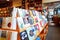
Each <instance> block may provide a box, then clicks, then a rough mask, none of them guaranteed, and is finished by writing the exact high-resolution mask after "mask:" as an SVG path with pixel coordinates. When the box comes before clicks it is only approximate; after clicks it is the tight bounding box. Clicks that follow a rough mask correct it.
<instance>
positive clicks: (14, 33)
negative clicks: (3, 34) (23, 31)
mask: <svg viewBox="0 0 60 40" xmlns="http://www.w3.org/2000/svg"><path fill="white" fill-rule="evenodd" d="M17 34H18V33H17V32H12V34H11V40H17Z"/></svg>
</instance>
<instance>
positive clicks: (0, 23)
mask: <svg viewBox="0 0 60 40" xmlns="http://www.w3.org/2000/svg"><path fill="white" fill-rule="evenodd" d="M2 20H3V18H0V28H2Z"/></svg>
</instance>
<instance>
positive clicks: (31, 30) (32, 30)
mask: <svg viewBox="0 0 60 40" xmlns="http://www.w3.org/2000/svg"><path fill="white" fill-rule="evenodd" d="M26 31H27V34H28V37H29V40H34V38H35V36H37V35H36V29H35V28H34V26H31V27H29V28H27V30H26Z"/></svg>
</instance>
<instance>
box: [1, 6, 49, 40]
mask: <svg viewBox="0 0 60 40" xmlns="http://www.w3.org/2000/svg"><path fill="white" fill-rule="evenodd" d="M10 15H11V17H0V21H1V23H0V40H45V37H46V35H47V32H48V21H47V19H46V18H45V17H44V16H43V15H41V13H40V12H38V11H36V10H25V9H19V8H15V7H14V8H13V10H12V11H11V14H10Z"/></svg>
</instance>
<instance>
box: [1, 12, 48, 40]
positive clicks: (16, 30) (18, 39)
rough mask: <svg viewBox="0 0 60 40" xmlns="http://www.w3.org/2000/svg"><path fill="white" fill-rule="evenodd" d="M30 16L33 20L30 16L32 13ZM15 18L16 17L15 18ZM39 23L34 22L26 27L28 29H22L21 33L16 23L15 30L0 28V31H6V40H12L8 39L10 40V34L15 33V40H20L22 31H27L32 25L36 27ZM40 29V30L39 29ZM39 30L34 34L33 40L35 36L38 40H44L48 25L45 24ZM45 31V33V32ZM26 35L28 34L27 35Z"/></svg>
mask: <svg viewBox="0 0 60 40" xmlns="http://www.w3.org/2000/svg"><path fill="white" fill-rule="evenodd" d="M30 15H31V17H32V18H33V19H34V18H35V17H33V15H32V12H30ZM16 18H17V17H16ZM34 21H35V19H34ZM39 23H40V22H37V23H36V22H34V23H33V24H32V25H28V27H24V28H23V29H22V31H21V29H20V28H19V25H18V23H17V24H16V29H9V28H0V30H6V31H8V38H7V39H8V40H12V39H10V38H11V34H12V33H11V32H17V33H18V34H17V40H21V36H20V33H21V32H23V31H24V30H26V29H28V28H30V27H32V26H33V25H36V24H39ZM41 28H42V29H41ZM41 28H40V32H39V31H38V30H37V31H36V32H37V33H36V36H35V38H34V40H36V38H37V36H39V37H40V39H41V40H45V37H46V35H47V32H48V23H46V24H45V25H44V26H43V27H41ZM45 30H46V31H45ZM27 35H28V34H27Z"/></svg>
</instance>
